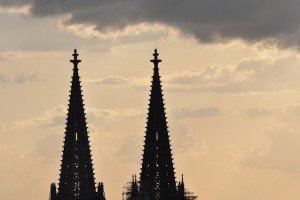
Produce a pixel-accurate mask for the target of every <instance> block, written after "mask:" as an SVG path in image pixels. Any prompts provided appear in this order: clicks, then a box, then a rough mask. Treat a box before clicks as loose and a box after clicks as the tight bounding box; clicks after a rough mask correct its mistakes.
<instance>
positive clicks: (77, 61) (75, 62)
mask: <svg viewBox="0 0 300 200" xmlns="http://www.w3.org/2000/svg"><path fill="white" fill-rule="evenodd" d="M72 55H73V60H70V62H71V63H73V64H74V65H75V64H78V63H80V62H81V60H78V59H77V58H78V56H79V54H78V53H77V49H74V53H73V54H72Z"/></svg>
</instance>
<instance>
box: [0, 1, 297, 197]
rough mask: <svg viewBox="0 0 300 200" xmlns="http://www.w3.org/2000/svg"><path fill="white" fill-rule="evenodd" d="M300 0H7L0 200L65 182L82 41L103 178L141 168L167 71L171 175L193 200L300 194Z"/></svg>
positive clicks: (1, 45)
mask: <svg viewBox="0 0 300 200" xmlns="http://www.w3.org/2000/svg"><path fill="white" fill-rule="evenodd" d="M299 7H300V1H298V0H285V1H283V0H263V1H262V0H252V1H246V0H201V1H199V0H189V1H180V0H172V1H171V0H165V1H158V0H152V1H150V0H140V1H137V0H110V1H107V0H97V1H96V0H85V1H83V0H72V1H71V0H67V1H60V0H52V1H47V0H0V30H1V32H0V90H1V93H2V95H1V104H0V111H1V112H0V135H1V140H0V161H1V162H0V183H1V187H0V199H5V200H18V199H23V200H32V199H33V200H35V199H36V200H37V199H47V198H48V197H49V192H50V184H51V183H52V182H55V183H57V182H58V176H59V169H60V167H59V165H60V159H61V154H62V153H61V151H62V144H63V136H64V128H65V122H66V114H67V103H68V97H69V96H68V95H69V89H70V81H71V76H72V67H73V66H72V63H70V62H69V60H70V59H71V58H72V55H71V54H72V53H73V49H75V48H77V49H78V53H79V58H80V59H81V60H82V62H81V63H80V65H79V69H80V71H79V73H80V75H81V80H82V87H83V94H84V100H85V108H86V112H87V122H88V127H89V132H90V142H91V149H92V156H93V162H94V170H95V176H96V181H97V182H99V181H102V182H104V187H105V192H106V196H107V199H111V200H117V199H121V198H122V191H123V189H122V188H123V186H125V185H126V182H127V181H130V179H131V175H132V174H139V173H140V167H141V158H142V145H143V137H144V134H145V126H146V117H147V107H148V101H149V94H150V92H149V91H150V83H151V76H152V73H153V72H152V69H153V66H152V63H150V59H152V53H153V50H154V48H158V52H159V53H160V56H159V57H160V58H161V59H162V62H161V63H160V75H161V80H162V85H163V90H164V97H165V104H166V113H167V117H168V122H169V130H170V138H171V144H172V152H173V158H174V166H175V171H176V176H177V177H178V179H177V180H179V178H180V175H181V174H182V173H183V174H184V179H185V183H186V186H187V188H188V189H189V190H190V191H192V192H194V193H195V194H196V195H197V196H198V199H199V200H220V199H222V200H241V199H243V200H253V199H257V200H283V199H284V200H298V199H299V198H300V190H299V188H300V78H299V77H300V54H299V50H300V12H299Z"/></svg>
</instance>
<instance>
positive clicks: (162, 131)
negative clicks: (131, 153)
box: [140, 49, 176, 200]
mask: <svg viewBox="0 0 300 200" xmlns="http://www.w3.org/2000/svg"><path fill="white" fill-rule="evenodd" d="M158 55H159V54H158V53H157V49H155V50H154V54H153V56H154V59H152V60H151V62H152V63H153V64H154V72H153V76H152V78H153V79H152V86H151V94H150V104H149V112H148V118H147V119H148V122H147V127H146V136H145V145H144V155H143V163H142V171H141V180H140V181H141V187H142V188H141V189H143V187H145V188H147V190H148V192H149V195H150V199H151V200H173V199H176V181H175V173H174V168H173V159H172V153H171V146H170V140H169V134H168V126H167V120H166V114H165V108H164V103H163V101H164V99H163V94H162V89H161V81H160V76H159V68H158V63H160V62H161V60H160V59H158Z"/></svg>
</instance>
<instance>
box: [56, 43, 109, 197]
mask: <svg viewBox="0 0 300 200" xmlns="http://www.w3.org/2000/svg"><path fill="white" fill-rule="evenodd" d="M70 62H71V63H73V66H74V68H73V76H72V81H71V90H70V95H69V96H70V99H69V105H68V106H69V108H68V114H67V122H66V130H65V137H64V139H65V140H64V146H63V155H62V163H61V170H60V178H59V184H58V189H56V185H55V183H52V184H51V189H50V200H105V195H104V188H103V183H99V184H98V188H97V190H96V184H95V177H94V172H93V164H92V158H91V150H90V145H89V136H88V130H87V123H86V117H85V109H84V103H83V96H82V89H81V85H80V83H81V82H80V76H79V74H78V64H79V63H80V62H81V60H78V54H77V50H76V49H75V50H74V54H73V59H72V60H70Z"/></svg>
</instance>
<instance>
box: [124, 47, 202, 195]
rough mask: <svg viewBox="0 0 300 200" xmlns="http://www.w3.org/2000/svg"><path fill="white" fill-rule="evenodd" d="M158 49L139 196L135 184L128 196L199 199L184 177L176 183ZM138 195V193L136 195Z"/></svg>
mask: <svg viewBox="0 0 300 200" xmlns="http://www.w3.org/2000/svg"><path fill="white" fill-rule="evenodd" d="M158 55H159V54H158V53H157V49H155V50H154V54H153V56H154V58H153V59H152V60H151V62H152V63H153V64H154V69H153V70H154V72H153V76H152V85H151V94H150V103H149V108H148V117H147V126H146V136H145V144H144V151H143V159H142V168H141V173H140V181H139V195H138V197H136V198H134V197H133V196H132V195H131V194H133V192H132V191H131V190H132V189H131V188H133V187H132V186H133V185H134V184H136V181H133V182H131V185H132V186H128V187H127V188H126V189H127V192H125V193H124V194H126V195H127V196H126V197H125V199H128V200H129V199H136V200H188V199H196V197H195V196H192V195H187V193H186V191H185V188H184V183H183V180H182V181H181V182H179V184H178V185H177V184H176V177H175V172H174V166H173V158H172V152H171V151H172V149H171V144H170V136H169V131H168V125H167V118H166V113H165V104H164V98H163V90H162V86H161V80H160V75H159V68H158V64H159V63H160V62H161V60H160V59H159V58H158ZM135 196H137V195H135Z"/></svg>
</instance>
